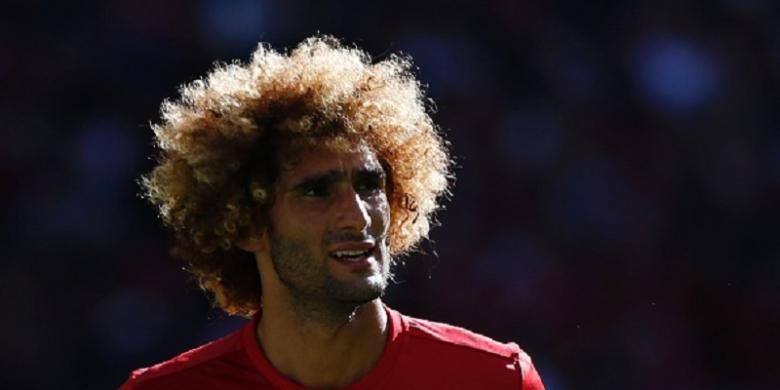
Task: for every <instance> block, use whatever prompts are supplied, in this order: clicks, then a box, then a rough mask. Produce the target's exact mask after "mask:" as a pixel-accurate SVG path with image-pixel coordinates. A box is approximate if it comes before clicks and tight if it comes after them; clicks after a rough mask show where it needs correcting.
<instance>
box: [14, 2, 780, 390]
mask: <svg viewBox="0 0 780 390" xmlns="http://www.w3.org/2000/svg"><path fill="white" fill-rule="evenodd" d="M542 3H544V4H542ZM318 31H319V32H322V33H328V34H334V35H336V36H338V37H341V38H343V39H344V40H345V41H346V42H349V43H355V44H357V45H359V46H361V47H363V48H365V49H366V50H368V51H369V52H370V53H371V54H372V55H374V56H375V57H376V58H378V59H381V58H384V57H386V56H387V55H388V54H390V53H393V52H398V51H402V52H405V53H408V54H410V55H412V56H413V58H414V59H415V62H416V64H417V66H419V71H418V75H419V77H420V78H421V80H422V81H423V82H424V83H426V84H428V85H429V93H430V95H431V96H432V97H433V98H434V99H435V100H436V102H437V104H438V111H437V113H436V114H435V120H436V121H437V122H438V123H439V124H440V125H441V127H442V129H443V130H444V131H445V132H446V133H447V137H448V138H449V139H450V140H451V141H452V150H453V152H454V154H455V156H456V157H457V162H458V169H457V177H458V178H457V183H456V186H455V190H454V194H455V196H454V198H453V200H452V201H451V202H449V203H448V205H447V209H446V210H445V211H444V212H442V213H441V214H440V220H441V223H442V226H441V227H439V228H437V229H435V230H434V231H433V233H432V239H433V242H432V243H427V244H425V245H424V249H425V251H426V252H427V253H428V254H427V255H423V254H419V255H413V256H410V257H408V258H407V259H406V265H405V266H402V267H399V268H398V270H397V273H398V275H399V277H398V279H399V281H398V283H397V284H396V285H395V286H393V287H392V288H391V290H390V291H389V293H388V296H387V301H388V302H389V303H390V304H391V305H392V306H393V307H395V308H397V309H399V310H401V311H403V312H405V313H407V314H410V315H414V316H422V317H426V318H431V319H434V320H438V321H445V322H450V323H454V324H457V325H461V326H465V327H468V328H471V329H473V330H475V331H478V332H481V333H485V334H487V335H489V336H491V337H493V338H496V339H499V340H504V341H509V340H511V341H516V342H518V343H519V344H520V345H521V346H522V347H523V348H524V349H525V350H526V351H528V352H529V353H530V354H531V355H532V356H533V357H534V359H535V363H536V365H537V367H538V369H539V371H540V372H541V375H542V377H543V379H544V381H545V382H546V385H547V388H548V389H549V390H562V389H657V388H664V389H769V388H780V369H778V363H779V361H778V350H780V262H779V261H778V256H780V241H778V233H780V208H779V207H778V198H779V197H780V117H779V115H778V108H780V107H778V106H779V105H778V103H780V8H779V5H778V3H777V2H775V1H771V0H744V1H739V0H719V1H687V0H673V1H667V0H653V1H631V2H601V1H558V2H524V1H508V0H506V1H502V0H486V1H480V2H476V1H474V2H466V1H447V2H436V1H407V0H396V1H340V2H316V1H302V0H287V1H271V0H257V1H255V0H237V1H220V0H199V1H183V0H179V1H153V0H132V1H130V0H117V1H102V2H89V1H70V2H54V1H49V2H45V1H35V0H27V1H6V2H4V6H3V12H2V14H0V118H2V121H0V132H1V133H0V134H1V136H2V138H1V141H0V173H1V174H2V184H0V185H2V191H0V200H2V204H3V207H2V210H4V211H3V212H2V214H0V218H2V235H0V244H2V255H1V256H0V257H1V258H2V266H1V268H0V292H1V293H0V305H1V306H2V309H3V320H2V321H0V375H1V376H2V377H1V378H0V387H3V388H5V389H53V388H58V389H111V388H116V387H118V386H119V385H120V384H121V383H122V382H123V381H124V380H125V379H126V378H127V376H128V374H129V372H130V371H131V370H132V369H134V368H137V367H142V366H147V365H150V364H152V363H155V362H158V361H160V360H164V359H167V358H169V357H171V356H173V355H175V354H177V353H179V352H181V351H183V350H185V349H188V348H191V347H193V346H196V345H198V344H200V343H202V342H204V341H207V340H209V339H212V338H214V337H216V336H219V335H222V334H225V333H227V332H230V331H231V330H233V329H236V328H237V327H239V326H240V325H241V323H242V321H241V320H240V319H235V318H230V317H227V316H226V315H224V314H222V313H220V312H219V311H217V310H214V309H212V308H211V307H210V305H209V303H208V301H207V299H206V298H205V296H204V294H203V293H201V292H200V291H198V289H197V288H196V287H195V285H194V284H193V283H192V281H191V280H190V279H189V277H188V275H186V274H185V273H184V272H183V271H182V270H181V264H179V263H177V262H176V261H175V260H173V259H172V258H171V257H170V256H169V254H168V247H169V245H170V235H169V234H168V233H167V231H166V230H165V229H164V228H163V227H162V226H161V223H160V222H159V220H158V219H157V217H156V214H155V211H154V210H153V209H152V208H151V207H149V206H148V205H147V204H145V202H144V201H143V200H142V199H140V198H139V197H138V193H139V192H140V190H139V187H138V186H137V185H136V183H135V180H136V179H137V178H138V177H139V175H141V174H142V173H145V172H147V171H148V170H149V169H150V168H151V167H152V165H153V162H152V161H151V160H150V159H149V158H148V156H150V155H151V154H152V152H153V148H152V133H151V131H150V129H149V123H150V122H154V121H157V119H158V117H159V105H160V103H161V101H162V100H163V99H165V98H167V97H175V96H176V95H177V87H178V86H179V85H180V84H182V83H184V82H189V81H192V80H194V79H195V78H197V77H199V76H201V75H203V74H204V73H205V72H207V71H208V70H209V69H210V68H211V67H212V64H213V62H214V61H217V60H218V61H230V60H232V59H240V60H244V61H245V60H247V59H248V58H249V55H250V53H251V52H252V50H253V49H254V48H255V46H256V44H257V42H258V41H264V42H269V43H271V44H272V45H273V46H274V47H276V48H292V47H294V46H295V45H296V43H297V42H299V41H300V40H302V39H303V38H305V37H307V36H310V35H312V34H314V33H316V32H318ZM434 253H435V254H434Z"/></svg>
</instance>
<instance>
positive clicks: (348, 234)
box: [247, 148, 390, 388]
mask: <svg viewBox="0 0 780 390" xmlns="http://www.w3.org/2000/svg"><path fill="white" fill-rule="evenodd" d="M282 166H283V168H282V169H281V172H280V174H279V177H278V179H277V181H276V184H275V186H274V203H273V206H272V207H271V209H270V213H269V214H270V220H271V221H270V222H271V223H270V225H271V227H270V228H269V229H268V230H267V231H265V232H262V234H261V235H260V236H259V237H258V238H257V239H255V240H252V241H251V242H249V243H248V244H247V247H248V249H249V250H251V251H252V252H254V253H255V258H256V261H257V266H258V269H259V271H260V277H261V282H262V312H263V313H262V318H261V320H260V321H259V323H258V329H257V336H258V339H259V342H260V345H261V347H262V349H263V351H264V352H265V355H266V356H267V357H268V360H269V361H270V362H271V364H272V365H273V366H274V367H275V368H276V369H277V370H279V371H280V372H281V373H282V374H283V375H285V376H287V377H288V378H290V379H292V380H294V381H296V382H298V383H300V384H301V385H303V386H305V387H308V388H334V387H343V386H347V385H349V384H352V383H354V382H356V381H358V380H359V379H360V378H361V377H362V376H363V375H365V374H366V373H368V372H369V371H370V370H371V368H372V367H373V366H374V365H375V364H376V362H377V361H378V360H379V358H380V356H381V354H382V351H383V349H384V345H385V340H386V334H387V316H386V313H385V311H384V307H383V306H382V302H381V300H380V297H381V295H382V293H383V291H384V289H385V287H386V286H387V280H388V278H389V268H390V255H389V250H388V245H387V230H388V226H389V219H390V213H389V206H388V201H387V193H386V188H385V183H386V178H385V172H384V170H383V169H382V165H381V164H380V163H379V161H378V160H377V158H376V156H375V154H374V153H373V152H372V151H370V150H369V149H367V148H358V149H357V150H355V151H349V152H344V151H335V150H328V149H323V148H316V149H309V150H304V151H302V152H300V153H299V154H297V155H296V158H295V159H294V162H287V163H286V164H282ZM337 254H340V255H344V254H349V255H350V256H346V257H344V256H342V257H338V256H336V255H337Z"/></svg>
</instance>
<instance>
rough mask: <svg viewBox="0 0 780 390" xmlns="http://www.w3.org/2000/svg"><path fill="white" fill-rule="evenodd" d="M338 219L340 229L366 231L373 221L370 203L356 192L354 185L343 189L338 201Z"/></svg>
mask: <svg viewBox="0 0 780 390" xmlns="http://www.w3.org/2000/svg"><path fill="white" fill-rule="evenodd" d="M336 203H337V204H336V205H335V207H336V221H337V226H336V227H337V229H338V230H352V231H358V232H365V231H366V229H367V228H368V225H369V224H370V223H371V216H370V215H369V213H368V203H366V201H365V200H363V199H362V198H361V197H360V194H358V193H357V192H355V190H354V188H352V186H347V188H345V189H344V191H341V193H340V194H339V196H338V198H337V201H336Z"/></svg>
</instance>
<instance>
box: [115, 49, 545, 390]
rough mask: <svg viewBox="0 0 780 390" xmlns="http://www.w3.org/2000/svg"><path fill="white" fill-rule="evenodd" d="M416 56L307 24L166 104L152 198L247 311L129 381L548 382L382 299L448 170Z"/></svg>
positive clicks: (230, 298) (478, 385) (194, 260)
mask: <svg viewBox="0 0 780 390" xmlns="http://www.w3.org/2000/svg"><path fill="white" fill-rule="evenodd" d="M410 66H411V64H410V62H409V61H408V60H407V59H404V58H401V57H395V56H393V57H390V58H389V59H387V60H384V61H381V62H378V63H375V64H371V60H370V58H369V56H368V55H367V54H365V53H364V52H362V51H360V50H358V49H353V48H347V47H344V46H343V45H341V44H340V43H339V42H338V41H337V40H335V39H333V38H330V37H314V38H310V39H308V40H306V41H304V42H303V43H301V44H300V45H299V46H298V47H297V48H296V49H294V50H293V51H291V52H290V53H289V54H281V53H278V52H275V51H273V50H272V49H270V48H268V47H266V46H260V47H259V48H258V49H257V51H256V52H255V53H254V55H253V58H252V60H251V62H250V63H249V64H246V65H240V64H232V65H223V66H219V67H217V68H216V69H215V70H213V71H212V72H211V73H210V74H209V75H208V76H207V77H206V78H204V79H203V80H198V81H195V82H194V83H192V84H190V85H188V86H185V87H183V88H182V91H181V94H182V97H181V99H180V100H178V101H175V102H165V103H164V104H163V108H162V115H163V121H162V123H161V124H158V125H155V126H154V131H155V134H156V137H157V141H158V146H159V148H160V150H161V153H160V156H159V160H158V161H159V164H158V166H157V167H156V168H155V169H154V170H153V171H152V172H151V173H150V174H149V175H147V176H146V177H144V178H143V181H142V183H143V186H144V188H145V190H146V194H147V196H148V198H149V199H150V200H151V202H152V203H153V204H155V205H156V206H157V207H159V210H160V214H161V216H162V219H163V221H164V222H165V223H166V224H167V225H168V226H170V227H172V229H173V231H174V232H175V235H176V244H175V247H174V252H175V254H177V255H178V256H179V257H181V258H183V259H184V260H185V261H186V262H187V264H188V266H189V270H190V271H191V272H192V273H193V274H194V275H196V277H197V278H198V280H199V282H200V285H201V286H202V287H203V288H204V289H206V290H207V291H209V292H210V293H212V294H213V295H214V297H215V301H216V304H218V305H219V306H220V307H221V308H222V309H223V310H225V311H226V312H227V313H230V314H236V315H243V316H246V317H251V318H252V321H250V322H248V323H247V324H246V325H245V326H244V327H243V328H242V329H241V330H239V331H237V332H236V333H233V334H230V335H228V336H226V337H223V338H221V339H219V340H216V341H213V342H211V343H209V344H206V345H204V346H201V347H199V348H196V349H194V350H191V351H189V352H185V353H183V354H181V355H179V356H177V357H174V358H172V359H171V360H169V361H166V362H164V363H161V364H158V365H156V366H153V367H150V368H146V369H141V370H137V371H135V372H133V374H132V375H131V377H130V379H129V380H128V381H127V382H126V383H125V384H124V385H123V388H124V389H136V390H144V389H178V388H182V389H207V388H208V389H212V388H215V389H216V388H219V389H272V388H274V389H302V388H312V389H334V388H349V389H439V388H440V389H453V388H463V389H521V388H522V389H542V388H543V387H542V383H541V380H540V379H539V376H538V374H537V372H536V370H535V369H534V367H533V365H532V363H531V360H530V358H529V357H528V355H526V354H525V353H524V352H523V351H522V350H520V349H519V348H518V347H517V345H515V344H502V343H499V342H496V341H493V340H490V339H488V338H486V337H484V336H480V335H477V334H474V333H471V332H469V331H467V330H464V329H461V328H457V327H454V326H450V325H445V324H439V323H434V322H429V321H425V320H420V319H415V318H411V317H407V316H403V315H401V314H399V313H398V312H396V311H394V310H392V309H390V308H388V307H386V306H384V305H383V303H382V301H381V296H382V293H383V291H384V289H385V287H386V286H387V283H388V280H389V278H390V277H391V272H390V269H391V264H392V262H393V257H394V256H396V257H397V256H400V255H402V254H404V253H405V252H407V251H408V250H410V249H411V248H413V247H414V246H415V245H417V244H418V242H419V241H420V240H421V239H423V238H425V237H427V234H428V230H429V226H430V220H431V218H432V217H433V213H434V212H435V211H436V210H437V208H438V199H439V197H440V196H441V195H443V194H444V193H445V192H446V191H447V186H448V181H449V178H450V173H449V168H450V158H449V155H448V152H447V150H446V148H445V142H444V141H443V139H442V138H441V136H440V135H439V134H438V133H437V130H436V127H435V126H434V124H433V122H432V120H431V118H430V116H429V115H428V113H427V111H426V108H425V104H424V96H423V94H422V93H421V91H420V86H419V83H418V82H417V81H416V80H415V78H414V77H413V76H412V75H411V73H410V71H409V69H410Z"/></svg>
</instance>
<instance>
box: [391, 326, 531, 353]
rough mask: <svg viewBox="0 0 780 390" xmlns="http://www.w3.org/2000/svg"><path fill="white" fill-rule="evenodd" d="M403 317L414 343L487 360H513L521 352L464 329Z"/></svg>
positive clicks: (514, 345)
mask: <svg viewBox="0 0 780 390" xmlns="http://www.w3.org/2000/svg"><path fill="white" fill-rule="evenodd" d="M403 317H404V319H405V320H406V321H405V322H406V323H407V324H408V332H409V333H408V334H409V336H410V337H411V338H412V339H413V340H415V341H416V342H424V343H428V344H432V345H433V346H435V347H438V348H441V349H446V350H448V351H455V352H459V353H465V354H473V355H475V356H482V357H484V358H487V359H498V360H514V359H517V357H518V356H519V354H520V352H521V351H520V348H519V347H518V346H517V344H514V343H502V342H499V341H496V340H493V339H491V338H489V337H487V336H483V335H481V334H479V333H475V332H472V331H470V330H468V329H465V328H461V327H458V326H454V325H450V324H445V323H441V322H435V321H429V320H424V319H420V318H414V317H409V316H403Z"/></svg>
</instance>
